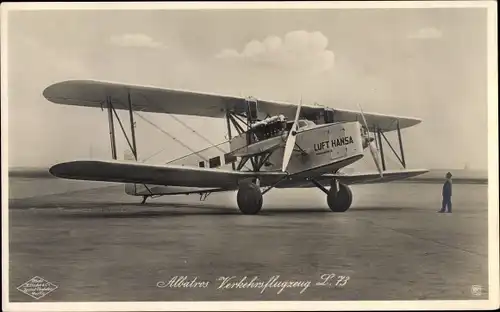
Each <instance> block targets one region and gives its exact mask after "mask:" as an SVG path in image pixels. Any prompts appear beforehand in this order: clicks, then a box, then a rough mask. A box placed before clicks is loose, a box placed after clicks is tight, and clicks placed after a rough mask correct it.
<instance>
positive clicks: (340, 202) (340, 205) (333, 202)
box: [326, 182, 352, 212]
mask: <svg viewBox="0 0 500 312" xmlns="http://www.w3.org/2000/svg"><path fill="white" fill-rule="evenodd" d="M326 201H327V202H328V207H330V209H331V210H332V211H333V212H345V211H347V209H349V207H351V204H352V192H351V189H350V188H349V187H348V186H347V185H344V184H341V183H339V184H338V191H337V183H335V182H334V183H332V187H331V188H330V190H329V191H328V193H327V196H326Z"/></svg>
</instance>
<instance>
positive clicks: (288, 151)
mask: <svg viewBox="0 0 500 312" xmlns="http://www.w3.org/2000/svg"><path fill="white" fill-rule="evenodd" d="M301 107H302V97H300V102H299V106H298V107H297V112H296V113H295V120H294V121H293V124H292V127H291V128H290V131H289V132H288V138H287V140H286V145H285V152H284V153H283V165H282V168H281V171H283V172H285V171H286V168H287V167H288V163H289V162H290V158H291V157H292V152H293V148H294V147H295V140H296V139H297V131H298V129H299V116H300V108H301Z"/></svg>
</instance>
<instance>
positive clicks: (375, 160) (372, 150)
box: [359, 105, 384, 178]
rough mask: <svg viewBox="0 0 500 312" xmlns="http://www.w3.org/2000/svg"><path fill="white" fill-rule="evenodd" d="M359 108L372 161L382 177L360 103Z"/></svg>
mask: <svg viewBox="0 0 500 312" xmlns="http://www.w3.org/2000/svg"><path fill="white" fill-rule="evenodd" d="M359 110H360V111H361V117H362V118H363V123H364V125H365V128H366V133H367V134H368V147H370V153H371V154H372V158H373V161H374V162H375V165H376V166H377V169H378V173H379V174H380V177H381V178H383V177H384V174H383V173H382V169H381V168H380V163H379V162H378V157H377V153H376V151H375V147H374V146H373V140H372V138H371V137H370V129H369V128H368V123H367V122H366V119H365V114H364V113H363V109H362V108H361V105H359Z"/></svg>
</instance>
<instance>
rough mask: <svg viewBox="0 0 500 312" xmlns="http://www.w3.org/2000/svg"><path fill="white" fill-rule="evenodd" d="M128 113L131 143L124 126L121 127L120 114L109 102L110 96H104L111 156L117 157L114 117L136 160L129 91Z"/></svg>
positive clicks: (133, 123)
mask: <svg viewBox="0 0 500 312" xmlns="http://www.w3.org/2000/svg"><path fill="white" fill-rule="evenodd" d="M128 99H129V103H128V107H129V114H130V132H131V136H132V143H130V139H129V137H128V135H127V133H126V132H125V128H124V127H123V123H122V121H121V119H120V116H119V115H118V113H117V112H116V110H115V107H114V106H113V103H112V102H111V98H110V97H109V96H107V97H106V106H107V107H108V121H109V135H110V140H111V156H112V157H113V159H115V160H116V159H117V156H116V138H115V125H114V117H116V119H117V120H118V123H119V125H120V128H121V130H122V133H123V136H125V139H126V140H127V144H128V146H129V148H130V150H131V151H132V153H133V154H134V158H135V160H137V145H136V140H135V129H134V127H135V122H134V116H133V111H132V102H131V101H130V93H129V98H128ZM113 114H114V116H113Z"/></svg>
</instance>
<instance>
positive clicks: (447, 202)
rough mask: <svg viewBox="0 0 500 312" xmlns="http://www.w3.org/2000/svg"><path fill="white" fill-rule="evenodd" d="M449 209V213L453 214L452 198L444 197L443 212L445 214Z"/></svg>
mask: <svg viewBox="0 0 500 312" xmlns="http://www.w3.org/2000/svg"><path fill="white" fill-rule="evenodd" d="M447 207H448V212H451V197H443V205H442V206H441V212H445V211H446V208H447Z"/></svg>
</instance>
